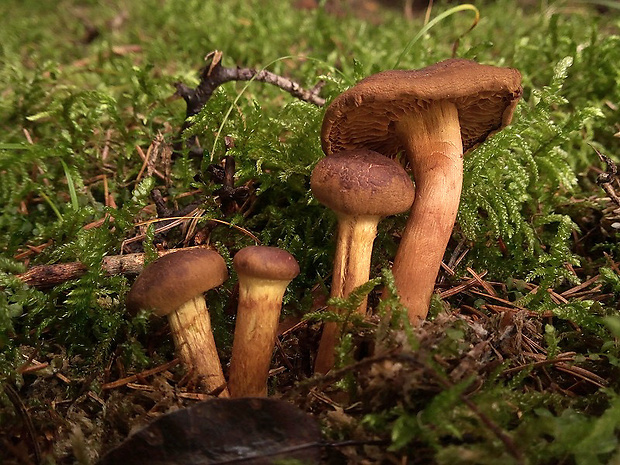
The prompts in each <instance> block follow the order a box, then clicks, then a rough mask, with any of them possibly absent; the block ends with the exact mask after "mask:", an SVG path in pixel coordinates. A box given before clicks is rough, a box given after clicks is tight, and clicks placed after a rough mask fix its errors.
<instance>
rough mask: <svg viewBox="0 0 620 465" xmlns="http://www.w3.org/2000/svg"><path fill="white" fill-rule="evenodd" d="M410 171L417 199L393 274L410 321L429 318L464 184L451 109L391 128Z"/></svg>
mask: <svg viewBox="0 0 620 465" xmlns="http://www.w3.org/2000/svg"><path fill="white" fill-rule="evenodd" d="M396 130H397V132H398V133H399V135H400V137H401V141H402V142H403V145H404V146H405V148H406V155H407V158H408V160H409V164H410V165H411V169H412V171H413V178H414V181H415V185H416V198H415V201H414V202H413V206H412V207H411V213H410V215H409V219H408V220H407V224H406V226H405V230H404V232H403V236H402V239H401V243H400V245H399V247H398V251H397V253H396V257H395V258H394V266H393V268H392V272H393V274H394V279H395V282H396V288H397V289H398V294H399V296H400V299H401V301H402V303H403V305H404V306H405V307H406V308H407V310H408V316H409V321H411V323H412V324H419V323H420V322H421V321H422V320H423V319H424V318H426V315H427V313H428V308H429V304H430V299H431V295H432V293H433V289H434V286H435V280H436V278H437V274H438V272H439V267H440V265H441V260H442V259H443V254H444V252H445V249H446V246H447V244H448V241H449V239H450V236H451V234H452V229H453V227H454V221H455V219H456V214H457V212H458V207H459V202H460V195H461V187H462V184H463V146H462V142H461V130H460V125H459V121H458V112H457V109H456V107H455V106H454V105H453V104H451V103H449V102H436V103H433V104H431V107H430V108H428V109H424V110H422V109H421V110H420V111H419V113H418V114H417V115H412V116H410V117H409V118H407V119H404V120H401V121H400V122H399V123H398V124H397V127H396Z"/></svg>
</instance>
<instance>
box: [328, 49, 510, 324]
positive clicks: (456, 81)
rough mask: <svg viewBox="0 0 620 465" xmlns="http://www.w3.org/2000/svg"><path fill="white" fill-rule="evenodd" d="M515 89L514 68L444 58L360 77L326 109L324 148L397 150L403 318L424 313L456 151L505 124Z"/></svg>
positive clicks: (455, 186) (443, 240)
mask: <svg viewBox="0 0 620 465" xmlns="http://www.w3.org/2000/svg"><path fill="white" fill-rule="evenodd" d="M521 94H522V88H521V74H520V73H519V71H517V70H516V69H511V68H499V67H495V66H488V65H481V64H478V63H476V62H474V61H470V60H464V59H449V60H445V61H442V62H440V63H437V64H434V65H432V66H429V67H426V68H424V69H420V70H412V71H403V70H392V71H384V72H380V73H377V74H375V75H372V76H369V77H367V78H366V79H363V80H362V81H360V82H359V83H358V84H357V85H355V86H353V87H352V88H350V89H349V90H347V91H345V92H344V93H342V94H341V95H339V96H338V97H337V98H336V99H334V101H333V102H332V103H331V104H330V106H329V108H327V111H326V113H325V117H324V120H323V126H322V130H321V140H322V146H323V151H324V152H325V154H326V155H327V156H328V157H329V156H334V155H335V154H338V153H340V152H342V151H350V150H357V149H362V148H363V149H370V150H375V151H377V152H379V153H381V154H383V155H385V156H387V157H391V158H394V157H396V156H397V155H398V154H400V153H404V154H405V157H406V160H407V164H408V165H409V168H410V169H411V172H412V174H413V179H414V182H415V189H416V194H415V197H416V198H415V202H413V206H412V207H411V212H410V214H409V218H408V220H407V224H406V226H405V230H404V231H403V234H402V239H401V242H400V245H399V248H398V251H397V253H396V256H395V257H394V265H393V268H392V272H393V274H394V280H395V283H396V287H397V290H398V293H399V297H400V299H401V302H402V303H403V305H404V306H405V308H407V309H408V316H409V320H410V321H411V323H412V324H414V325H416V324H419V323H420V322H421V321H422V320H423V319H424V318H425V317H426V314H427V312H428V307H429V303H430V299H431V295H432V293H433V289H434V284H435V279H436V277H437V273H438V272H439V267H440V265H441V260H442V258H443V254H444V251H445V249H446V246H447V244H448V240H449V239H450V236H451V233H452V229H453V227H454V221H455V219H456V214H457V211H458V206H459V202H460V194H461V186H462V179H463V154H464V153H465V152H467V151H469V150H471V149H472V148H474V147H475V146H476V145H478V144H480V143H481V142H483V141H484V140H485V139H486V138H487V137H489V136H490V135H492V134H493V133H495V132H497V131H499V130H500V129H502V128H503V127H505V126H506V125H507V124H509V123H510V121H511V119H512V115H513V113H514V110H515V107H516V105H517V102H518V100H519V98H520V97H521Z"/></svg>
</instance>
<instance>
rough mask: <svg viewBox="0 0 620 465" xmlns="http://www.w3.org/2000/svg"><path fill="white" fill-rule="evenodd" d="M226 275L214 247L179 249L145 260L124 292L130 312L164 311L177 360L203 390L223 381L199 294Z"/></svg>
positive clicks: (223, 265) (224, 390) (224, 381)
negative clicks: (145, 262)
mask: <svg viewBox="0 0 620 465" xmlns="http://www.w3.org/2000/svg"><path fill="white" fill-rule="evenodd" d="M227 277H228V272H227V270H226V263H225V262H224V259H223V258H222V257H221V256H220V255H219V254H218V253H217V252H214V251H212V250H208V249H189V250H183V251H179V252H175V253H173V254H169V255H164V256H163V257H160V258H159V259H157V260H155V261H154V262H152V263H150V264H149V265H147V266H146V267H145V268H144V270H143V271H142V273H141V274H140V276H138V278H137V279H136V281H135V282H134V284H133V286H132V288H131V290H130V291H129V294H128V295H127V308H128V309H129V310H130V311H132V312H137V311H138V310H141V309H144V310H152V311H153V312H154V313H155V314H157V315H159V316H165V315H167V316H168V322H169V324H170V330H171V333H172V338H173V340H174V344H175V347H176V350H177V354H178V356H179V359H180V360H181V362H182V363H183V364H184V365H185V366H186V367H187V368H188V370H189V371H190V372H191V374H192V375H193V376H194V377H195V378H196V379H197V381H198V383H199V385H200V386H201V387H202V388H203V389H204V390H205V391H206V392H212V391H216V390H217V389H222V387H223V386H225V383H226V380H225V378H224V373H223V371H222V366H221V363H220V359H219V356H218V353H217V348H216V345H215V340H214V338H213V332H212V328H211V319H210V317H209V311H208V309H207V305H206V302H205V299H204V297H203V295H202V293H203V292H205V291H207V290H209V289H212V288H214V287H217V286H219V285H220V284H222V283H223V282H224V281H225V280H226V279H227ZM219 395H220V397H228V391H227V390H226V389H222V390H221V392H220V394H219Z"/></svg>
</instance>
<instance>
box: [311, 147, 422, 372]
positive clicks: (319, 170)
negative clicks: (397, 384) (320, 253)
mask: <svg viewBox="0 0 620 465" xmlns="http://www.w3.org/2000/svg"><path fill="white" fill-rule="evenodd" d="M310 185H311V188H312V193H313V194H314V196H315V197H316V198H317V199H318V200H319V202H321V203H322V204H324V205H326V206H327V207H329V208H330V209H332V210H333V211H334V212H336V215H337V216H338V235H337V242H336V253H335V257H334V272H333V276H332V288H331V296H332V297H348V296H349V294H350V293H351V291H353V290H354V289H355V288H356V287H358V286H360V285H362V284H364V283H365V282H366V281H368V278H369V275H370V261H371V256H372V246H373V242H374V240H375V236H376V235H377V225H378V223H379V221H380V220H381V218H382V217H384V216H388V215H395V214H397V213H402V212H404V211H406V210H407V209H409V208H410V207H411V204H412V202H413V198H414V188H413V183H412V182H411V179H410V178H409V175H408V174H407V172H406V171H405V170H404V169H403V168H402V166H400V165H399V164H398V163H397V162H395V161H394V160H390V159H389V158H386V157H385V156H383V155H381V154H379V153H377V152H373V151H372V150H364V149H358V150H351V151H341V152H338V153H335V154H334V155H332V156H330V157H326V158H323V159H322V160H321V161H320V162H319V163H318V164H317V165H316V167H315V168H314V170H313V172H312V177H311V180H310ZM357 311H358V313H360V314H362V315H365V314H366V299H364V301H363V302H362V303H361V304H360V306H359V307H358V309H357ZM339 331H340V325H338V324H337V323H336V322H327V323H325V324H324V326H323V334H322V336H321V342H320V344H319V350H318V353H317V358H316V361H315V366H314V369H315V371H316V372H318V373H326V372H327V371H329V370H330V369H331V368H333V366H334V350H335V347H336V341H337V337H338V332H339Z"/></svg>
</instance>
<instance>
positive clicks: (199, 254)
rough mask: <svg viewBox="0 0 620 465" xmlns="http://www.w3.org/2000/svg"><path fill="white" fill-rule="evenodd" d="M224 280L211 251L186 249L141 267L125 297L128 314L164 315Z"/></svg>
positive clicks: (220, 260) (222, 266)
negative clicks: (150, 311)
mask: <svg viewBox="0 0 620 465" xmlns="http://www.w3.org/2000/svg"><path fill="white" fill-rule="evenodd" d="M226 278H228V271H227V269H226V263H225V262H224V259H223V258H222V257H221V256H220V255H219V254H218V253H217V252H214V251H213V250H208V249H188V250H181V251H179V252H174V253H170V254H168V255H164V256H163V257H161V258H158V259H157V260H155V261H154V262H152V263H150V264H149V265H147V266H146V267H145V268H144V270H143V271H142V273H141V274H140V276H138V278H137V279H136V281H135V282H134V284H133V286H132V287H131V290H130V291H129V294H128V295H127V308H128V310H129V311H130V312H137V311H138V310H141V309H148V310H153V311H154V312H155V313H156V314H157V315H160V316H164V315H167V314H168V313H170V312H172V311H174V310H176V309H177V308H179V307H180V306H181V305H183V304H184V303H185V302H187V301H189V300H191V299H193V298H194V297H196V296H198V295H200V294H202V293H203V292H205V291H208V290H209V289H212V288H214V287H217V286H219V285H220V284H222V283H223V282H224V281H225V280H226Z"/></svg>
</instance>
